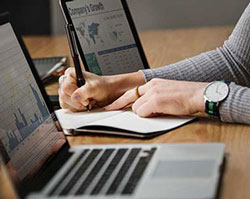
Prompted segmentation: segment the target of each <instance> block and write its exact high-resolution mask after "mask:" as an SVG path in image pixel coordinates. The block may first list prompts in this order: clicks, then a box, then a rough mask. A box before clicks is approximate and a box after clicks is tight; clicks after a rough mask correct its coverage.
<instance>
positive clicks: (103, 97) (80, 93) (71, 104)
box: [59, 68, 145, 112]
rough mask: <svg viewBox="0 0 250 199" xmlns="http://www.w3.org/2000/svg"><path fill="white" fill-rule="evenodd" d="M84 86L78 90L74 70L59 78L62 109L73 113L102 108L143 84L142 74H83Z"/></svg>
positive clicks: (69, 69)
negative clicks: (88, 107) (87, 107)
mask: <svg viewBox="0 0 250 199" xmlns="http://www.w3.org/2000/svg"><path fill="white" fill-rule="evenodd" d="M83 76H84V78H85V85H84V86H82V87H80V88H78V87H77V85H76V74H75V69H74V68H68V69H67V70H66V71H65V75H63V76H61V77H60V78H59V85H60V88H59V101H60V106H61V108H63V109H69V110H71V111H73V112H76V111H84V110H86V106H87V105H89V106H90V108H92V107H93V106H97V107H104V106H106V105H108V104H110V103H112V102H113V101H114V100H116V99H117V98H118V97H120V96H121V95H122V94H123V93H124V92H126V91H127V90H129V89H131V88H133V87H135V86H137V85H142V84H143V83H145V81H144V78H143V74H142V73H141V72H135V73H130V74H122V75H113V76H98V75H95V74H93V73H89V72H83Z"/></svg>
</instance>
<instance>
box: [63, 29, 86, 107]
mask: <svg viewBox="0 0 250 199" xmlns="http://www.w3.org/2000/svg"><path fill="white" fill-rule="evenodd" d="M66 33H67V38H68V42H69V47H70V52H71V56H72V59H73V62H74V66H75V70H76V79H77V80H76V81H77V82H76V83H77V86H78V87H81V86H83V85H84V84H85V79H84V77H83V74H82V69H81V64H80V60H79V55H78V50H77V45H76V37H75V32H74V30H73V25H72V24H67V25H66ZM86 108H87V110H88V111H89V110H90V108H89V105H87V106H86Z"/></svg>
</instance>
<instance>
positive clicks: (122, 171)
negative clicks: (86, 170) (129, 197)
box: [106, 148, 141, 195]
mask: <svg viewBox="0 0 250 199" xmlns="http://www.w3.org/2000/svg"><path fill="white" fill-rule="evenodd" d="M140 151H141V148H134V149H132V150H131V152H130V154H129V155H128V157H127V159H126V161H125V162H124V163H123V165H122V167H121V169H120V170H119V172H118V174H117V176H116V178H115V180H114V181H113V183H112V184H111V186H110V188H109V189H108V191H107V193H106V195H111V194H115V193H116V190H117V188H118V186H119V185H120V183H121V181H122V179H123V178H124V176H125V175H126V173H127V172H128V170H129V168H130V167H131V165H132V163H133V162H134V160H135V158H136V156H137V155H138V154H139V152H140Z"/></svg>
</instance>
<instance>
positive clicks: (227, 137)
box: [25, 27, 250, 199]
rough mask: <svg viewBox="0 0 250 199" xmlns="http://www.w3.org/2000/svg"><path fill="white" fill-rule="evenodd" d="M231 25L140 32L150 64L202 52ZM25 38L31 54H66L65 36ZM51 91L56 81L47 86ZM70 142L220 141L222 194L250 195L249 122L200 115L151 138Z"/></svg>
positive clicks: (73, 140) (233, 198) (240, 198)
mask: <svg viewBox="0 0 250 199" xmlns="http://www.w3.org/2000/svg"><path fill="white" fill-rule="evenodd" d="M231 31H232V27H213V28H211V27H210V28H200V29H184V30H160V31H147V32H143V33H141V34H140V37H141V41H142V44H143V47H144V50H145V53H146V56H147V58H148V61H149V64H150V66H151V67H159V66H162V65H166V64H169V63H173V62H176V61H179V60H182V59H184V58H187V57H190V56H194V55H197V54H199V53H201V52H204V51H207V50H211V49H214V48H215V47H216V46H219V45H221V44H222V43H223V41H224V40H225V39H226V38H227V37H228V36H229V34H230V33H231ZM25 42H26V44H27V46H28V49H29V51H30V53H31V55H32V57H43V56H61V55H69V49H68V46H67V41H66V38H65V37H64V36H57V37H27V38H25ZM47 91H48V92H49V93H50V94H53V93H56V92H57V85H56V84H55V85H52V86H50V87H47ZM68 140H69V142H70V144H71V145H79V144H122V143H177V142H223V143H225V144H226V151H227V153H228V154H229V156H228V162H227V168H226V171H225V175H224V178H223V182H222V183H223V187H222V189H221V198H223V199H247V198H250V189H249V187H250V150H249V148H250V126H247V125H239V124H224V123H221V122H219V121H216V120H211V119H207V118H205V117H203V118H200V119H199V120H198V121H195V122H193V123H191V124H188V125H186V126H183V127H181V128H178V129H176V130H173V131H171V132H169V133H167V134H164V135H161V136H159V137H156V138H154V139H150V140H138V139H129V138H113V137H107V136H78V137H68Z"/></svg>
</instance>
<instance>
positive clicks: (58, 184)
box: [48, 149, 89, 196]
mask: <svg viewBox="0 0 250 199" xmlns="http://www.w3.org/2000/svg"><path fill="white" fill-rule="evenodd" d="M88 151H89V150H88V149H86V150H84V151H83V152H82V153H81V154H80V155H79V157H78V158H77V159H76V160H75V161H74V162H73V164H72V165H71V166H70V168H69V169H68V170H67V172H65V173H64V174H63V175H62V177H61V178H60V180H59V181H58V182H57V183H56V185H55V186H54V188H53V189H52V190H51V191H50V192H49V194H48V196H52V195H53V194H54V193H55V191H56V190H57V188H58V187H59V186H60V185H61V184H62V182H63V180H64V179H66V178H67V176H68V175H69V174H70V172H71V171H72V170H73V169H74V167H75V166H76V164H77V163H78V162H79V161H80V160H81V159H82V158H83V157H84V156H85V155H86V153H87V152H88Z"/></svg>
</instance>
